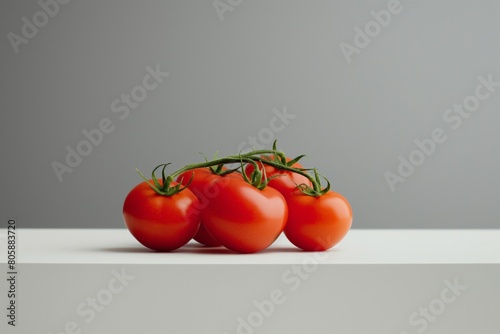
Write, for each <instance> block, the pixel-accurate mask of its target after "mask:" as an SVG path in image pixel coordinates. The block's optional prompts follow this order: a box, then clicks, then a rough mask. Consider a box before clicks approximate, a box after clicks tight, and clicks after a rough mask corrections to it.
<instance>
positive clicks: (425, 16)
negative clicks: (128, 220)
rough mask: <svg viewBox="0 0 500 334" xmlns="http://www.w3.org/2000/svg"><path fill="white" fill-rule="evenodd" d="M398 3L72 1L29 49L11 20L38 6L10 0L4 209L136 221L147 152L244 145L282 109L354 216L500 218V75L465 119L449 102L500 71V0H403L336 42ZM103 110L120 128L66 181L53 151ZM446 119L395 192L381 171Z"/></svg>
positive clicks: (289, 142)
mask: <svg viewBox="0 0 500 334" xmlns="http://www.w3.org/2000/svg"><path fill="white" fill-rule="evenodd" d="M387 3H388V1H347V0H346V1H277V0H273V1H250V0H244V1H243V2H242V3H241V4H240V5H238V6H236V7H234V9H233V11H228V12H225V13H224V20H223V21H221V20H220V18H219V16H218V15H217V13H216V11H215V9H214V6H213V4H212V1H209V0H205V1H181V0H178V1H149V0H148V1H141V2H137V1H118V0H113V1H104V2H103V1H96V0H94V1H73V2H70V3H69V4H67V5H64V6H60V8H59V12H58V13H57V14H56V15H55V16H54V17H53V18H50V20H49V22H48V24H46V25H45V26H44V27H42V28H40V29H39V31H38V34H37V35H36V36H35V37H33V38H32V39H31V40H29V42H28V43H27V44H21V45H20V46H19V52H18V53H17V54H16V53H15V52H14V50H13V48H12V46H11V43H10V42H9V40H8V38H7V34H8V33H9V32H14V33H16V34H21V27H22V25H23V22H22V21H21V18H22V17H23V16H25V17H27V18H28V19H29V20H30V21H31V22H32V16H33V14H35V13H36V12H37V11H40V6H39V4H38V3H37V2H36V1H9V2H7V1H2V3H1V5H0V31H1V36H2V38H1V42H0V59H1V62H0V66H1V83H0V85H1V93H0V94H1V100H2V121H1V124H0V136H1V147H0V156H1V157H2V167H1V168H2V169H1V173H0V177H1V185H2V187H1V193H0V196H1V197H0V205H1V214H2V217H3V218H2V219H3V220H4V221H5V222H6V220H7V219H8V218H10V217H15V218H17V221H18V225H19V227H123V222H122V216H121V206H122V203H123V199H124V198H125V196H126V194H127V192H128V191H129V190H130V189H131V188H132V187H133V186H134V185H135V184H137V183H138V182H140V178H139V177H138V175H137V174H136V172H135V170H134V169H135V168H136V167H137V168H139V169H141V170H142V171H144V172H148V171H150V170H151V169H152V168H153V167H154V166H156V165H157V164H159V163H163V162H166V161H170V162H173V167H172V169H171V171H173V170H174V169H175V168H178V167H181V166H182V165H184V164H186V163H190V162H194V161H197V160H200V156H198V155H196V154H195V153H196V152H200V151H201V152H204V153H205V154H207V155H212V154H213V153H214V152H215V151H216V150H219V151H220V154H231V153H235V152H236V150H237V147H238V145H239V144H240V143H241V142H242V141H244V140H245V139H246V138H247V137H248V136H250V135H253V136H255V135H258V134H259V132H261V131H262V129H264V128H266V127H269V124H270V121H271V119H272V118H273V115H274V114H273V109H274V108H276V109H278V110H283V108H284V107H285V106H286V109H287V111H288V112H289V113H291V114H294V115H296V117H295V118H294V119H293V120H291V121H290V123H289V124H288V125H286V127H285V128H284V130H283V131H281V132H279V133H275V136H276V138H278V139H279V144H280V146H281V148H282V149H283V150H284V151H285V152H286V153H287V154H288V155H292V156H294V155H298V154H302V153H305V154H307V155H308V158H307V159H306V160H305V161H304V164H305V165H307V166H316V167H318V168H319V169H320V171H321V172H322V173H323V174H324V175H326V176H328V177H329V178H330V179H331V180H332V183H333V186H334V189H335V190H336V191H338V192H340V193H342V194H344V195H345V196H346V197H347V198H348V199H349V201H350V202H351V204H352V206H353V210H354V224H353V228H479V227H480V228H486V227H498V221H497V217H498V216H499V213H500V208H499V206H498V198H499V195H500V187H499V186H500V172H499V168H498V166H499V163H500V161H499V156H498V146H499V144H500V136H499V135H498V124H499V121H500V115H499V113H498V107H499V106H500V89H499V91H497V92H495V93H493V94H492V95H491V97H490V98H489V99H487V100H486V101H484V102H482V103H481V106H480V108H479V110H478V111H477V112H474V113H473V114H472V115H471V117H470V118H468V119H466V120H464V122H463V125H462V127H461V128H460V129H457V130H452V129H451V127H450V124H447V123H446V122H444V121H443V113H444V111H445V110H446V109H447V108H449V107H451V106H452V105H453V104H454V103H461V102H462V101H463V99H464V98H465V97H466V96H467V95H470V94H472V93H474V89H475V87H476V85H477V83H478V81H477V77H478V76H480V75H483V76H485V77H486V76H487V75H488V74H492V75H493V78H494V79H496V80H497V81H500V68H499V59H500V46H499V44H500V43H499V42H498V31H500V20H499V19H498V18H499V17H500V2H498V1H493V0H492V1H456V0H446V1H430V0H420V1H415V0H414V1H409V0H406V1H402V2H401V3H402V8H403V10H402V12H401V13H400V14H398V15H395V16H393V17H392V20H391V22H390V24H389V25H388V26H387V27H385V28H382V30H381V32H380V34H379V35H378V36H376V37H374V38H373V39H372V41H371V43H370V44H369V45H368V46H367V47H366V48H364V49H362V50H361V52H360V53H359V54H355V55H353V57H352V62H351V63H349V64H348V63H347V61H346V59H345V58H344V56H343V54H342V52H341V49H340V47H339V44H340V43H341V42H347V43H350V44H353V38H354V35H355V32H354V30H353V29H354V27H356V26H359V27H364V25H365V24H366V23H367V22H369V21H372V20H373V18H372V16H371V15H370V11H371V10H375V11H379V10H381V9H385V8H387ZM156 64H159V65H160V69H162V70H163V71H166V72H169V73H170V76H169V77H168V78H166V79H165V81H164V82H163V83H161V84H160V85H159V87H158V88H157V89H156V90H154V91H151V92H149V93H148V96H147V98H146V99H145V100H144V101H143V102H141V103H140V104H139V106H138V107H137V108H136V109H134V110H131V112H130V115H129V116H128V117H127V118H126V119H124V120H120V119H119V117H118V116H119V115H118V114H115V113H113V112H112V110H111V103H112V102H113V101H114V100H115V99H117V98H119V97H120V95H121V94H122V93H127V94H129V93H130V92H131V90H132V89H133V88H134V87H135V86H137V85H140V84H141V83H142V79H143V78H144V76H145V75H146V74H147V72H146V66H150V67H152V68H154V67H155V66H156ZM103 118H109V119H110V120H112V122H113V125H114V126H115V130H114V131H113V132H112V133H110V134H107V135H105V136H104V139H103V141H102V143H101V144H100V145H98V146H97V147H94V148H93V150H92V152H91V154H89V155H88V156H87V157H84V158H83V162H82V163H81V164H80V165H79V166H77V167H76V168H75V169H74V170H73V172H71V173H67V174H64V176H63V177H64V179H63V182H59V181H58V179H57V177H56V175H55V173H54V171H53V169H52V167H51V163H52V162H53V161H59V162H61V163H64V159H65V156H66V150H65V147H66V146H67V145H69V146H71V147H73V148H75V147H76V145H77V143H78V142H79V141H81V140H82V139H85V137H84V136H83V135H82V130H84V129H86V130H90V129H93V128H97V127H98V125H99V122H100V120H102V119H103ZM436 127H441V128H443V129H444V130H445V132H446V134H447V135H448V140H447V141H446V142H445V143H443V144H441V145H439V146H438V147H437V149H436V152H435V153H434V154H433V155H432V156H430V157H429V158H427V159H426V161H425V162H424V163H423V165H421V166H420V167H418V168H417V169H416V171H415V173H414V174H413V175H411V176H410V177H409V178H408V179H407V180H406V181H405V182H404V183H399V184H397V185H396V189H395V191H394V192H391V189H390V188H389V186H388V184H387V183H386V181H385V178H384V172H386V171H392V172H396V170H397V167H398V156H399V155H403V156H405V157H408V156H409V154H410V153H411V152H412V151H413V150H414V149H415V148H416V146H415V144H414V143H413V141H414V140H415V139H417V138H419V139H423V138H427V137H429V135H430V133H431V131H432V130H433V129H434V128H436Z"/></svg>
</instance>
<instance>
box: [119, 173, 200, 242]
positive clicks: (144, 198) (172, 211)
mask: <svg viewBox="0 0 500 334" xmlns="http://www.w3.org/2000/svg"><path fill="white" fill-rule="evenodd" d="M160 183H161V181H160ZM176 184H177V183H175V182H172V185H176ZM197 205H199V201H198V199H197V198H196V196H195V195H194V194H193V193H192V192H191V191H190V190H189V189H184V190H183V191H181V192H180V193H177V194H175V195H172V196H163V195H159V194H157V193H156V192H155V191H154V190H153V189H152V188H151V187H150V186H149V185H148V184H147V183H146V182H142V183H140V184H138V185H137V186H136V187H135V188H133V189H132V190H131V191H130V193H129V194H128V195H127V197H126V198H125V202H124V204H123V217H124V220H125V225H126V226H127V228H128V229H129V231H130V233H132V235H133V236H134V237H135V238H136V239H137V240H138V241H139V242H140V243H141V244H143V245H144V246H146V247H148V248H151V249H153V250H157V251H171V250H174V249H177V248H179V247H181V246H183V245H185V244H186V243H187V242H188V241H189V240H191V239H192V238H193V236H194V235H195V233H196V231H198V228H199V227H200V218H201V217H200V215H201V213H200V210H198V209H197V208H196V206H197Z"/></svg>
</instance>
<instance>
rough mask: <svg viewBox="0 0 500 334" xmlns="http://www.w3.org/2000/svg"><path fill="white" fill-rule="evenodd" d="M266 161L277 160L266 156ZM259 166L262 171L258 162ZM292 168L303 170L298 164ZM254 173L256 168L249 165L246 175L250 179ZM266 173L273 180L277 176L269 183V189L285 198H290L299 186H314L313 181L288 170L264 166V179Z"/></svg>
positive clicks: (288, 159)
mask: <svg viewBox="0 0 500 334" xmlns="http://www.w3.org/2000/svg"><path fill="white" fill-rule="evenodd" d="M265 158H266V159H269V160H271V161H274V160H275V158H274V157H273V156H270V157H269V156H266V157H265ZM290 160H292V159H290V158H286V161H290ZM257 165H258V166H259V168H260V169H262V165H263V164H262V163H261V162H257ZM291 167H293V168H302V165H301V164H300V163H298V162H296V163H295V164H293V165H292V166H291ZM253 171H254V167H253V165H252V164H247V166H246V168H245V174H246V175H247V176H248V177H250V175H251V174H252V172H253ZM264 172H265V175H266V176H267V178H268V179H269V178H271V177H273V176H275V178H273V179H272V180H270V181H269V183H268V184H267V185H268V186H269V187H272V188H274V189H276V190H278V191H279V192H280V193H281V194H282V195H283V196H285V197H286V196H288V195H290V194H291V193H292V192H293V191H294V190H295V189H296V188H297V185H299V184H306V185H307V186H309V187H310V186H312V185H311V181H309V179H308V178H307V177H305V176H303V175H300V174H297V173H293V172H290V171H287V170H282V169H277V168H275V167H273V166H269V165H266V164H264V171H263V177H264Z"/></svg>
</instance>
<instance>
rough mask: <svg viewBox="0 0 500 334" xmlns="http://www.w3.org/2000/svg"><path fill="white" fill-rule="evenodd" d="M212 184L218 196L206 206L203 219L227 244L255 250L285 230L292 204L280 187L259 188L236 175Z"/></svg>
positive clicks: (225, 244) (237, 248)
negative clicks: (277, 188) (288, 204)
mask: <svg viewBox="0 0 500 334" xmlns="http://www.w3.org/2000/svg"><path fill="white" fill-rule="evenodd" d="M211 188H214V189H213V191H214V192H217V193H218V196H216V197H214V198H213V199H211V200H210V202H209V204H208V205H207V207H206V208H205V210H203V212H202V220H203V222H204V224H205V228H206V229H207V231H208V232H209V233H210V234H211V235H213V236H214V238H215V239H217V240H218V241H219V242H220V243H222V245H223V246H224V247H226V248H228V249H230V250H233V251H235V252H239V253H255V252H258V251H261V250H263V249H265V248H267V247H269V246H270V245H271V244H272V243H273V242H274V241H275V240H276V239H277V238H278V236H279V235H280V234H281V232H282V231H283V229H284V227H285V224H286V221H287V217H288V208H287V205H286V201H285V199H284V197H283V196H282V195H281V194H280V193H279V192H278V191H277V190H275V189H273V188H270V187H266V188H264V189H262V190H259V189H257V188H255V187H253V186H252V185H250V184H248V183H246V182H245V181H243V180H238V179H234V178H233V179H227V180H226V181H223V180H219V181H216V182H214V183H212V184H211Z"/></svg>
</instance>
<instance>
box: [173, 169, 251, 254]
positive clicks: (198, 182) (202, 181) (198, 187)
mask: <svg viewBox="0 0 500 334" xmlns="http://www.w3.org/2000/svg"><path fill="white" fill-rule="evenodd" d="M222 178H224V179H227V178H239V179H242V177H241V174H239V173H231V174H228V175H225V176H220V175H217V174H215V173H213V172H212V171H211V170H210V169H209V168H196V169H192V170H189V171H187V172H184V173H182V174H181V175H179V176H178V177H177V182H179V183H181V184H183V185H187V184H188V183H189V182H191V183H189V186H188V188H189V190H191V191H192V192H193V193H194V194H195V195H196V197H197V198H198V200H199V209H200V211H202V210H203V209H204V208H205V207H206V206H207V205H208V202H209V201H210V199H211V198H212V197H214V194H213V193H211V192H210V185H211V184H212V183H213V182H215V181H217V180H220V179H222ZM215 195H216V194H215ZM194 240H196V241H198V242H199V243H201V244H204V245H206V246H209V247H217V246H221V243H220V242H218V241H217V240H216V239H215V238H214V237H212V236H211V235H210V233H208V231H207V230H206V229H205V225H204V224H203V220H202V222H201V226H200V229H199V230H198V232H197V233H196V235H195V236H194Z"/></svg>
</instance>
